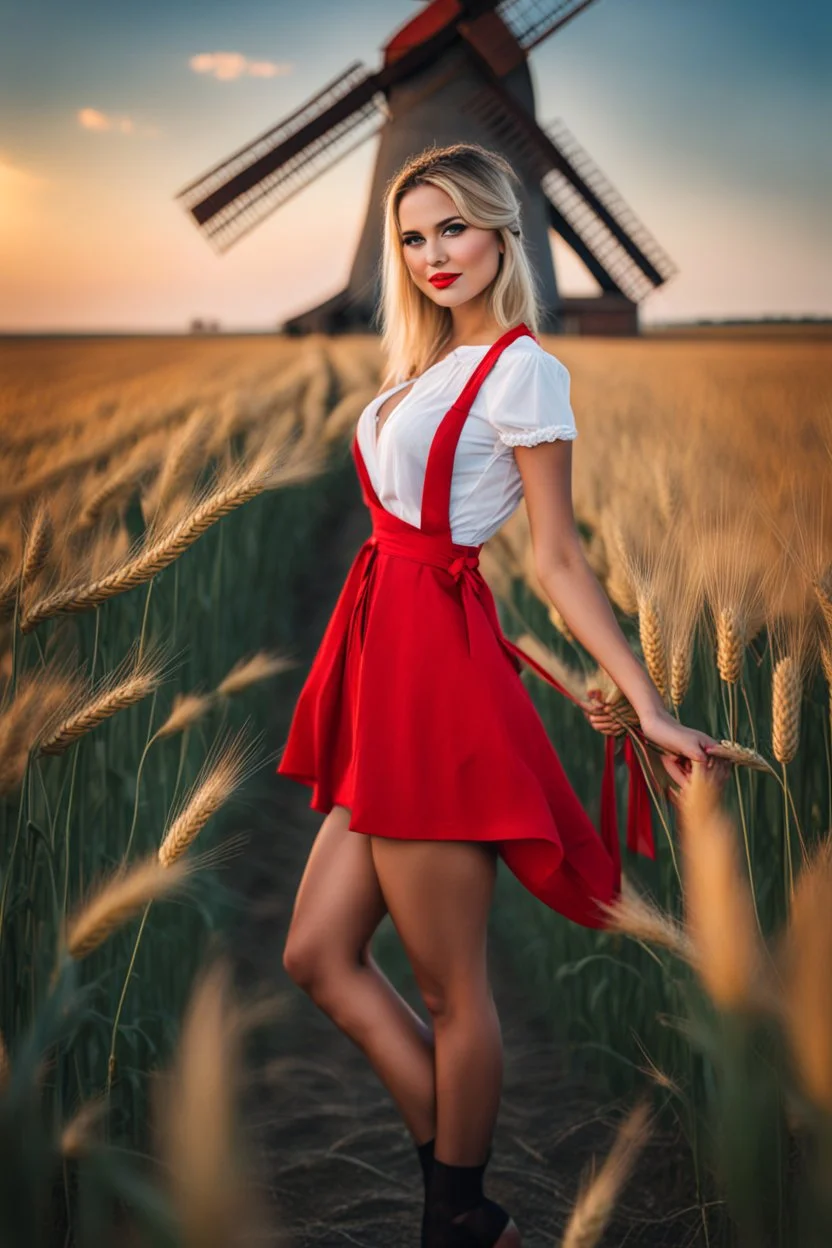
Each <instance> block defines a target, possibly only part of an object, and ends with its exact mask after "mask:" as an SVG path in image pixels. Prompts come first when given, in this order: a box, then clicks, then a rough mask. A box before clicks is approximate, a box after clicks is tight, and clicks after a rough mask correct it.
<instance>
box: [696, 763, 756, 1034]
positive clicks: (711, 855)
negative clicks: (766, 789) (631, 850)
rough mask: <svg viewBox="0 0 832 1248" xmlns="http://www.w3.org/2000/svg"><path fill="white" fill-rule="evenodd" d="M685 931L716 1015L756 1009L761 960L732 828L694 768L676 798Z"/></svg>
mask: <svg viewBox="0 0 832 1248" xmlns="http://www.w3.org/2000/svg"><path fill="white" fill-rule="evenodd" d="M679 812H680V820H679V826H680V832H681V841H682V849H683V855H682V862H683V872H682V874H683V892H684V902H685V928H686V930H687V932H688V934H689V936H690V939H691V941H692V943H693V946H694V949H695V950H696V967H697V971H698V974H699V977H700V979H701V981H702V983H703V985H704V987H705V989H706V991H707V992H708V994H709V995H710V997H711V999H712V1000H713V1001H714V1003H715V1004H716V1005H717V1006H718V1007H720V1008H721V1009H746V1008H749V1007H756V1006H757V1005H759V1004H760V1002H761V1000H762V993H761V985H762V978H763V967H764V959H763V953H762V949H761V946H760V942H759V938H758V930H757V924H756V920H755V915H754V906H753V902H752V897H751V893H750V890H749V886H748V883H747V880H746V878H745V876H744V875H743V873H742V872H741V870H740V860H739V855H738V852H737V848H736V843H735V842H736V832H735V828H734V825H733V822H732V821H731V820H730V818H729V817H728V815H727V814H726V813H725V812H724V810H722V808H721V807H720V805H719V790H718V788H717V786H716V784H715V783H714V782H713V781H712V778H711V777H709V776H707V775H706V774H705V772H704V769H703V768H696V767H695V768H694V769H693V771H692V773H691V776H690V778H689V780H688V781H687V783H686V785H685V787H684V788H683V789H682V791H681V793H680V796H679Z"/></svg>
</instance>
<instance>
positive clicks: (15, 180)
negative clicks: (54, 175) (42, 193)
mask: <svg viewBox="0 0 832 1248" xmlns="http://www.w3.org/2000/svg"><path fill="white" fill-rule="evenodd" d="M45 184H46V178H44V177H43V176H42V175H41V174H39V173H32V172H31V171H30V170H29V169H22V168H21V167H20V165H13V164H12V162H11V161H10V160H9V159H8V158H7V157H6V156H5V155H4V153H3V152H0V191H8V190H12V191H18V190H29V189H30V188H32V187H36V186H44V185H45Z"/></svg>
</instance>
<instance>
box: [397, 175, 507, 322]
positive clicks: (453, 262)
mask: <svg viewBox="0 0 832 1248" xmlns="http://www.w3.org/2000/svg"><path fill="white" fill-rule="evenodd" d="M399 233H400V237H401V248H402V255H403V256H404V261H405V264H406V265H407V267H408V269H409V271H410V276H411V277H412V278H413V281H414V282H415V283H416V285H417V286H418V287H419V289H420V290H421V291H424V293H425V294H426V295H427V296H428V298H429V299H432V300H433V302H434V303H438V304H439V305H440V306H441V307H443V308H453V307H456V306H458V305H459V304H462V303H467V302H468V301H469V300H470V299H473V298H475V296H477V295H479V294H480V293H481V292H482V291H483V290H485V288H486V287H487V286H490V284H491V283H492V282H493V280H494V278H495V277H496V276H497V271H498V268H499V263H500V251H501V248H502V239H501V238H500V235H499V233H498V232H497V231H496V230H481V229H478V228H477V227H476V226H474V225H469V224H467V222H465V221H464V220H463V218H462V217H461V216H460V215H459V213H458V212H457V211H456V208H455V207H454V202H453V200H452V199H451V197H450V196H449V195H447V194H446V193H445V191H442V190H440V189H439V187H438V186H414V187H412V188H411V190H409V191H407V192H405V194H404V195H403V196H402V198H401V201H400V202H399ZM440 273H448V274H450V273H457V274H459V276H458V277H457V278H456V279H455V280H453V281H448V283H447V284H442V285H434V284H433V283H432V282H431V281H430V278H431V277H434V276H436V275H438V274H440Z"/></svg>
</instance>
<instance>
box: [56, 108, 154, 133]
mask: <svg viewBox="0 0 832 1248" xmlns="http://www.w3.org/2000/svg"><path fill="white" fill-rule="evenodd" d="M76 116H77V118H78V125H79V126H81V128H82V129H83V130H96V131H98V132H102V131H104V130H116V131H118V133H119V134H143V135H145V136H154V135H156V134H157V133H158V131H157V130H156V129H155V128H154V127H153V126H137V125H136V123H135V121H134V120H133V118H132V117H114V116H111V115H110V114H109V113H102V112H100V111H99V110H98V109H97V108H79V109H78V112H77V113H76Z"/></svg>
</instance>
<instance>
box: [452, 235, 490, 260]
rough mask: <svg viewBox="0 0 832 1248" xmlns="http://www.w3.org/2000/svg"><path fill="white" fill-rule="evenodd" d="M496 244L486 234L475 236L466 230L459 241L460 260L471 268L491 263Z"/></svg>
mask: <svg viewBox="0 0 832 1248" xmlns="http://www.w3.org/2000/svg"><path fill="white" fill-rule="evenodd" d="M493 251H494V243H493V241H492V240H491V239H490V238H489V237H488V235H486V234H474V233H473V231H470V230H466V231H465V233H464V234H463V235H461V236H460V239H459V251H458V252H457V253H456V254H458V256H459V259H460V260H461V261H463V262H464V263H466V264H467V265H468V267H469V268H479V267H480V266H481V265H487V264H489V263H491V259H492V253H493Z"/></svg>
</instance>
